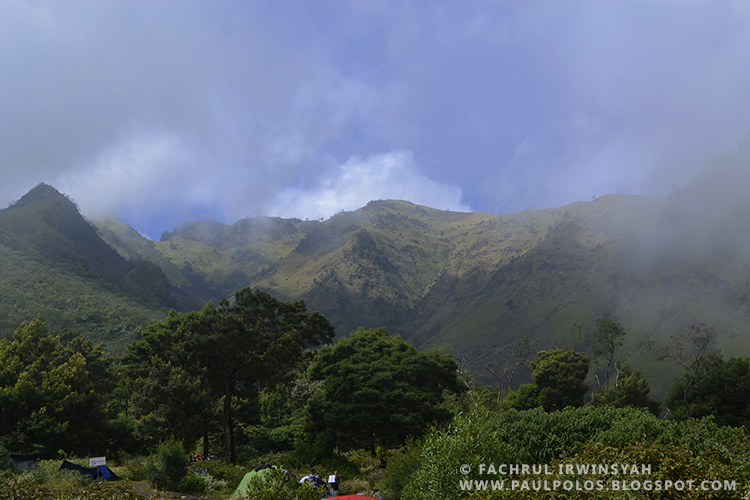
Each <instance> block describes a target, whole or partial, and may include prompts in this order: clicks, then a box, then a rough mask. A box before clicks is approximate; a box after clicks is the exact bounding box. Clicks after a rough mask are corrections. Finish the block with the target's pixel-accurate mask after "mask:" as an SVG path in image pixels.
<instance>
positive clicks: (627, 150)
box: [0, 0, 750, 237]
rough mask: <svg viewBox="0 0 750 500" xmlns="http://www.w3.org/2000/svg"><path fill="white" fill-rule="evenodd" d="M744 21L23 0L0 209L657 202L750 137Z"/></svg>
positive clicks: (748, 24) (506, 9)
mask: <svg viewBox="0 0 750 500" xmlns="http://www.w3.org/2000/svg"><path fill="white" fill-rule="evenodd" d="M749 38H750V6H748V4H747V3H745V2H739V1H737V2H720V3H717V2H707V1H688V2H684V1H680V2H677V1H665V2H631V1H624V0H623V1H617V0H615V1H611V2H557V1H552V0H549V1H532V2H504V1H500V2H497V1H478V2H470V3H462V2H450V1H447V0H446V1H437V2H426V1H409V0H407V1H405V2H404V1H398V2H397V1H395V0H394V1H389V0H385V1H378V2H370V1H333V0H322V1H320V2H314V3H308V2H291V3H286V2H283V3H279V2H255V1H251V2H200V1H193V0H185V1H180V2H158V3H154V2H148V1H142V0H127V1H125V0H111V1H106V2H101V1H93V0H90V1H87V0H79V1H71V2H65V3H64V4H62V3H59V2H51V1H37V2H27V1H22V0H9V1H6V2H3V3H2V4H0V74H2V78H0V151H2V155H0V181H1V182H0V203H2V204H7V203H9V202H11V201H13V200H15V199H17V198H19V197H20V196H21V195H23V194H24V193H25V192H26V191H28V190H29V189H30V188H31V187H33V186H34V185H35V184H36V183H38V182H46V183H49V184H52V185H54V186H55V187H57V188H58V189H60V190H62V191H64V192H66V193H67V194H69V195H71V196H72V197H73V198H74V199H75V200H76V201H77V202H78V203H79V205H80V207H81V209H82V211H83V212H84V213H85V214H86V215H89V216H95V215H96V214H98V213H102V212H113V213H114V214H115V215H117V216H118V217H120V218H121V219H123V220H124V221H125V222H128V223H130V224H132V225H133V226H134V227H136V229H138V230H139V231H141V232H142V233H144V234H147V235H149V236H151V237H155V236H158V235H159V234H160V233H161V232H162V231H164V230H171V229H172V228H173V227H174V226H176V225H177V224H179V223H181V222H185V221H188V220H196V219H202V218H208V217H213V218H216V219H219V220H221V221H223V222H227V223H232V222H234V221H235V220H237V219H239V218H241V217H246V216H252V215H282V216H294V217H299V218H319V217H327V216H330V215H332V214H333V213H335V212H338V211H340V210H351V209H354V208H357V207H360V206H363V205H365V204H366V203H367V202H368V201H370V200H372V199H377V198H402V199H408V200H411V201H413V202H416V203H420V204H425V205H429V206H432V207H435V208H450V209H452V210H482V211H488V212H496V213H507V212H512V211H516V210H522V209H526V208H538V207H545V206H558V205H562V204H565V203H569V202H573V201H577V200H583V199H590V198H591V196H593V195H597V196H598V195H602V194H606V193H613V192H629V193H634V194H665V193H667V192H669V190H670V189H672V188H673V187H675V186H677V185H680V184H683V183H684V182H686V181H688V180H689V179H690V178H691V177H692V176H693V175H695V173H696V172H697V171H698V169H699V168H700V167H702V166H703V165H704V163H705V162H706V159H707V158H709V157H711V156H713V155H714V154H716V153H720V152H722V151H727V150H731V149H733V148H734V147H735V145H736V143H737V141H738V140H739V139H743V138H745V137H746V136H747V135H748V133H749V132H750V95H748V93H747V90H746V89H747V88H749V87H750V66H748V65H747V64H745V62H746V61H747V60H748V59H749V58H750V39H749Z"/></svg>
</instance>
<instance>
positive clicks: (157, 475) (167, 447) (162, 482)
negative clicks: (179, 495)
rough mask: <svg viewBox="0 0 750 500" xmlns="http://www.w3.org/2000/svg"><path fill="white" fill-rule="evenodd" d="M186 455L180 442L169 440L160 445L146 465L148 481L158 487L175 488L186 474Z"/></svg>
mask: <svg viewBox="0 0 750 500" xmlns="http://www.w3.org/2000/svg"><path fill="white" fill-rule="evenodd" d="M187 466H188V456H187V454H186V453H185V450H184V449H183V448H182V444H180V443H179V442H177V441H174V440H170V441H167V442H166V443H164V444H163V445H161V446H160V447H159V449H158V451H157V452H156V454H155V455H152V456H151V457H149V459H148V461H147V465H146V478H147V479H148V482H149V483H150V484H151V485H152V486H154V487H156V488H159V489H162V490H170V489H175V488H177V486H178V485H179V484H180V482H181V481H182V478H184V477H185V476H186V475H187Z"/></svg>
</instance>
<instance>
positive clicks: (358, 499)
mask: <svg viewBox="0 0 750 500" xmlns="http://www.w3.org/2000/svg"><path fill="white" fill-rule="evenodd" d="M331 498H335V499H336V500H380V498H378V497H363V496H362V495H341V496H338V497H331Z"/></svg>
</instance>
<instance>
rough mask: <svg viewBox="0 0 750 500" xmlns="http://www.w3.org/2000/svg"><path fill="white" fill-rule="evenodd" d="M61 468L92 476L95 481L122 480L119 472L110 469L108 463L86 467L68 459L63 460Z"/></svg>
mask: <svg viewBox="0 0 750 500" xmlns="http://www.w3.org/2000/svg"><path fill="white" fill-rule="evenodd" d="M59 470H75V471H78V472H80V473H81V474H84V475H86V476H91V478H92V479H93V480H95V481H101V480H107V481H119V480H120V478H119V477H118V476H117V474H115V473H114V472H112V469H110V468H109V467H107V466H106V465H101V466H99V467H84V466H82V465H77V464H74V463H73V462H68V461H67V460H63V463H62V465H60V469H59Z"/></svg>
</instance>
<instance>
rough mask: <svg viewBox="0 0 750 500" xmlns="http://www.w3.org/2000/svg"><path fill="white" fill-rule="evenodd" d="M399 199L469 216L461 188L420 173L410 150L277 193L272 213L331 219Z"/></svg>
mask: <svg viewBox="0 0 750 500" xmlns="http://www.w3.org/2000/svg"><path fill="white" fill-rule="evenodd" d="M378 199H399V200H409V201H411V202H412V203H416V204H419V205H426V206H429V207H434V208H439V209H449V210H456V211H464V212H468V211H471V208H470V207H469V206H468V205H467V204H465V203H463V202H462V201H461V189H460V188H458V187H456V186H449V185H447V184H442V183H440V182H437V181H434V180H432V179H430V178H429V177H427V176H426V175H424V174H423V173H421V172H420V170H419V168H418V167H417V165H416V163H415V162H414V160H413V158H412V154H411V152H409V151H391V152H388V153H380V154H373V155H370V156H368V157H367V158H361V157H357V156H353V157H351V158H350V159H349V160H348V161H346V162H345V163H343V164H341V165H339V166H338V168H337V169H335V170H334V171H333V172H330V173H329V174H328V175H327V176H326V177H325V178H324V179H323V180H321V181H320V182H319V183H317V185H315V186H314V187H312V188H303V187H295V188H287V189H285V190H283V191H282V192H281V193H279V195H278V197H277V200H276V204H275V208H274V209H273V213H274V214H278V215H281V216H285V217H300V216H302V215H304V216H306V217H311V218H320V217H324V218H325V217H330V216H332V215H334V214H335V213H336V212H339V211H341V210H355V209H357V208H360V207H362V206H364V205H366V204H367V203H368V202H369V201H371V200H378Z"/></svg>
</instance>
